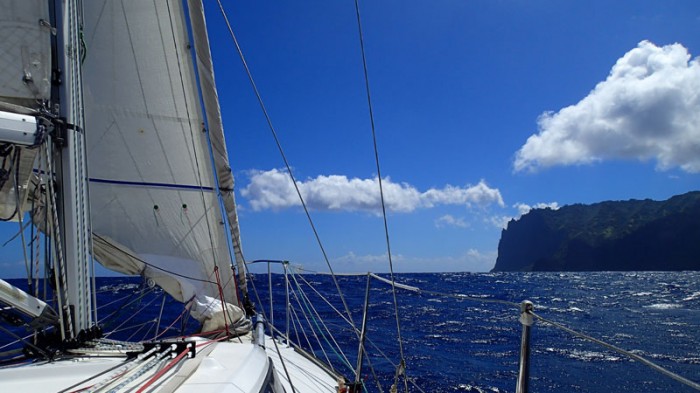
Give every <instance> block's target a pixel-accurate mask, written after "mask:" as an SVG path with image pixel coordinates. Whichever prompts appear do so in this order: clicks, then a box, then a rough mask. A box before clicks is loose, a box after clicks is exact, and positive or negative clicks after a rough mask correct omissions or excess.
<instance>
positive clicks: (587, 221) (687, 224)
mask: <svg viewBox="0 0 700 393" xmlns="http://www.w3.org/2000/svg"><path fill="white" fill-rule="evenodd" d="M650 270H651V271H654V270H656V271H679V270H700V191H693V192H688V193H686V194H683V195H677V196H674V197H671V198H669V199H667V200H665V201H653V200H650V199H645V200H628V201H606V202H600V203H595V204H591V205H583V204H574V205H567V206H563V207H561V208H559V209H556V210H554V209H550V208H545V209H533V210H531V211H530V212H528V213H527V214H524V215H523V216H522V217H520V218H519V219H514V220H511V221H510V222H509V223H508V225H507V227H506V229H504V230H503V231H502V233H501V239H500V241H499V244H498V259H497V260H496V265H495V267H494V268H493V270H492V271H650Z"/></svg>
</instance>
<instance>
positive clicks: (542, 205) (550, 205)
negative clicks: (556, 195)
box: [513, 202, 559, 218]
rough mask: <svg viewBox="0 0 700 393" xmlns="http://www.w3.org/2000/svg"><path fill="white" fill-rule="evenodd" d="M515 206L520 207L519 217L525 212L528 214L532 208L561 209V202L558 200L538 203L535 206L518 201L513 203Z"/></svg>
mask: <svg viewBox="0 0 700 393" xmlns="http://www.w3.org/2000/svg"><path fill="white" fill-rule="evenodd" d="M513 207H514V208H516V209H518V218H519V217H520V216H522V215H524V214H527V213H528V212H530V210H532V209H552V210H557V209H559V204H558V203H557V202H549V203H538V204H536V205H534V206H530V205H528V204H525V203H516V204H515V205H513Z"/></svg>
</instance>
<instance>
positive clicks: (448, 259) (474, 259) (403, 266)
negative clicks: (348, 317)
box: [333, 248, 498, 273]
mask: <svg viewBox="0 0 700 393" xmlns="http://www.w3.org/2000/svg"><path fill="white" fill-rule="evenodd" d="M497 256H498V252H497V251H487V252H483V251H479V250H476V249H473V248H472V249H469V250H467V251H465V252H463V253H461V254H459V255H456V256H436V257H430V258H415V257H406V256H403V255H392V258H391V259H392V261H393V263H394V271H396V272H464V271H469V272H485V271H489V270H491V269H492V268H493V266H494V265H495V264H496V257H497ZM388 261H389V259H388V257H387V254H386V253H385V254H381V255H357V254H355V253H353V252H350V253H348V254H346V255H344V256H341V257H338V258H335V259H334V260H333V264H334V265H336V266H343V272H344V273H350V272H366V271H376V272H388V271H389V262H388Z"/></svg>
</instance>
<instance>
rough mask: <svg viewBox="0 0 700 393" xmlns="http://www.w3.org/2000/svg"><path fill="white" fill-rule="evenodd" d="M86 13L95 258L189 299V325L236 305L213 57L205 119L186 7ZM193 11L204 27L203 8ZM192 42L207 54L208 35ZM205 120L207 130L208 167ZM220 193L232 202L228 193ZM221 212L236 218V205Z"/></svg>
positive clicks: (93, 6)
mask: <svg viewBox="0 0 700 393" xmlns="http://www.w3.org/2000/svg"><path fill="white" fill-rule="evenodd" d="M83 4H84V23H85V25H84V35H85V41H86V45H87V58H86V60H85V64H84V81H85V103H86V105H85V106H86V134H87V138H88V160H89V176H90V203H91V215H92V230H93V233H94V238H95V245H94V247H95V255H96V257H97V259H98V261H100V262H101V263H102V264H104V265H105V266H107V267H109V268H111V269H114V270H117V271H120V272H124V273H128V274H137V273H138V274H142V275H144V276H146V277H149V278H152V279H153V280H154V281H156V283H158V285H160V286H161V287H163V288H164V289H165V290H166V291H168V293H170V294H171V295H173V296H174V297H175V298H176V299H178V300H181V301H185V302H187V301H190V300H191V299H194V302H193V303H192V304H193V306H192V309H191V310H192V311H193V315H195V317H198V318H199V319H200V320H204V319H206V318H208V317H209V316H208V315H207V314H208V313H209V312H215V311H217V310H212V307H213V308H216V307H218V308H219V309H221V303H220V302H217V301H216V299H219V298H220V292H222V293H223V296H224V298H225V301H226V302H227V303H230V304H238V301H237V297H236V291H235V279H234V274H233V270H232V267H231V257H230V253H229V246H228V243H227V233H228V232H229V229H228V228H227V227H226V224H225V222H226V220H224V219H223V217H222V209H221V207H220V206H221V205H220V202H219V199H218V195H217V194H218V192H219V190H218V187H217V182H216V178H215V173H216V172H215V171H216V170H217V169H218V176H219V178H221V180H222V186H221V188H224V189H227V190H230V189H231V188H232V187H233V178H232V176H231V175H230V169H229V168H228V162H227V158H226V150H225V143H224V139H223V132H222V128H221V119H220V114H219V109H218V101H217V99H216V92H215V91H214V90H213V89H214V85H213V71H212V70H211V60H209V50H208V47H207V48H206V50H204V49H201V48H198V49H197V54H198V57H202V56H206V59H205V63H208V64H209V69H208V70H205V71H203V70H200V74H202V73H203V72H208V73H209V75H208V76H206V77H203V78H202V88H203V89H207V90H209V91H208V92H207V91H205V92H204V93H203V95H202V96H203V99H204V101H205V104H206V105H207V112H208V113H206V114H205V113H203V110H202V106H201V104H200V95H199V90H198V84H197V78H196V74H195V66H194V64H193V61H192V52H191V45H192V44H191V42H190V39H189V36H188V30H187V25H186V22H185V17H186V12H187V11H186V10H185V9H184V7H183V2H182V1H179V0H174V1H165V0H156V1H149V2H144V1H139V0H122V1H113V0H103V1H94V0H91V1H88V2H84V3H83ZM189 8H190V10H189V12H190V13H192V14H199V19H200V22H201V24H202V25H201V27H202V28H203V22H204V19H203V15H201V12H202V10H201V6H200V5H197V6H196V7H189ZM193 29H194V28H193ZM194 34H195V35H203V37H200V38H198V39H195V42H196V43H197V44H200V43H201V42H204V43H205V44H206V43H207V39H206V31H205V30H203V29H200V30H198V31H194ZM197 41H199V42H197ZM198 63H200V66H201V63H202V60H201V59H200V60H199V61H198ZM200 77H201V76H200ZM212 94H213V96H212ZM205 119H206V120H207V121H208V123H209V125H210V127H214V129H210V130H209V132H210V133H211V139H212V150H213V153H214V157H215V160H212V155H211V153H210V148H209V140H208V135H207V130H206V128H205V127H206V126H205ZM214 162H215V163H216V164H214ZM215 167H216V168H215ZM223 168H225V169H223ZM226 171H228V172H226ZM226 173H228V176H226ZM226 194H230V201H231V202H232V201H233V199H232V195H233V194H232V191H230V192H225V193H224V197H226ZM224 200H226V199H225V198H224ZM228 209H231V210H233V211H234V213H233V214H234V216H233V217H234V218H235V206H234V205H231V206H227V210H228ZM228 215H229V216H230V215H231V213H228ZM236 224H237V223H236ZM232 232H233V233H234V234H236V235H237V233H238V230H237V227H236V229H235V230H234V231H232ZM234 242H238V239H236V240H235V241H234ZM212 305H213V306H212ZM200 314H201V316H200ZM229 322H230V321H229Z"/></svg>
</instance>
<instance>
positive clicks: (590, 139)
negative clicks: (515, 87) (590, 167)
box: [514, 41, 700, 173]
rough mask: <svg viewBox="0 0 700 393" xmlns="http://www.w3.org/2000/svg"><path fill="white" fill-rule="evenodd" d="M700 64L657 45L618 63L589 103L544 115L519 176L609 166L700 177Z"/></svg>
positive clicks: (519, 161)
mask: <svg viewBox="0 0 700 393" xmlns="http://www.w3.org/2000/svg"><path fill="white" fill-rule="evenodd" d="M698 92H700V60H699V59H698V58H695V59H693V60H691V58H690V54H689V53H688V50H687V49H686V48H685V47H683V46H682V45H681V44H678V43H676V44H672V45H666V46H662V47H658V46H656V45H654V44H653V43H651V42H649V41H642V42H640V43H639V44H638V45H637V47H636V48H634V49H632V50H630V51H629V52H627V53H626V54H625V55H624V56H623V57H622V58H620V59H619V60H617V62H616V64H615V65H614V66H613V68H612V70H611V71H610V74H609V75H608V77H607V79H606V80H605V81H603V82H600V83H599V84H598V85H597V86H596V87H595V88H594V89H593V90H592V91H591V92H590V93H589V94H588V96H587V97H585V98H584V99H582V100H581V101H580V102H578V103H577V104H575V105H572V106H569V107H566V108H563V109H561V110H560V111H558V112H546V113H543V114H542V115H541V116H540V117H539V119H538V120H537V123H538V128H539V132H538V133H537V134H536V135H532V136H530V137H529V138H528V139H527V142H526V143H525V144H524V145H523V146H522V147H521V148H520V150H519V151H518V152H517V153H516V157H515V162H514V169H515V170H516V171H534V170H537V169H539V168H546V167H551V166H555V165H576V164H588V163H593V162H597V161H602V160H609V159H628V160H629V159H632V160H651V159H653V160H656V163H657V168H658V169H660V170H667V169H671V168H674V167H679V168H681V169H682V170H684V171H686V172H691V173H698V172H700V93H698Z"/></svg>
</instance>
